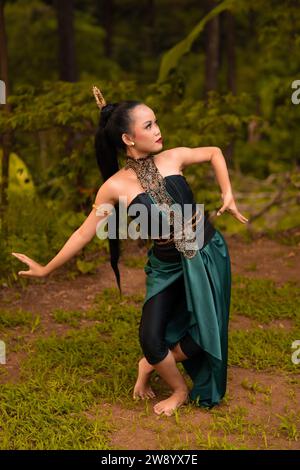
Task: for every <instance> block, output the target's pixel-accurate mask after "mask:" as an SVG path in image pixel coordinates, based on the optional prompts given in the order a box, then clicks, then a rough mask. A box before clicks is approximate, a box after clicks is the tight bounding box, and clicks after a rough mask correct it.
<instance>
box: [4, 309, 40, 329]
mask: <svg viewBox="0 0 300 470" xmlns="http://www.w3.org/2000/svg"><path fill="white" fill-rule="evenodd" d="M33 322H34V314H33V313H32V312H28V311H25V310H22V309H21V308H18V309H15V310H13V311H11V310H7V309H1V311H0V329H4V328H13V327H15V326H20V325H22V326H24V325H27V326H31V325H32V323H33Z"/></svg>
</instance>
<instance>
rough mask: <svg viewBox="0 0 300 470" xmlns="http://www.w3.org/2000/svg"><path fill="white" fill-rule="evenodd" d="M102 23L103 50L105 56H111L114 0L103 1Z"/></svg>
mask: <svg viewBox="0 0 300 470" xmlns="http://www.w3.org/2000/svg"><path fill="white" fill-rule="evenodd" d="M102 18H103V21H102V24H103V27H104V29H105V33H106V36H105V42H104V50H105V55H106V57H111V56H112V52H113V51H112V37H113V27H114V21H113V19H114V1H113V0H110V1H109V2H104V4H103V9H102Z"/></svg>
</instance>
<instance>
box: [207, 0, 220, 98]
mask: <svg viewBox="0 0 300 470" xmlns="http://www.w3.org/2000/svg"><path fill="white" fill-rule="evenodd" d="M215 6H216V2H215V1H214V0H207V1H206V5H205V10H206V11H205V13H206V14H207V13H208V12H209V11H211V10H212V9H213V8H214V7H215ZM204 31H205V54H206V56H205V82H204V97H205V98H206V96H207V93H208V91H210V90H217V88H218V71H219V43H220V18H219V15H218V16H216V17H215V18H213V19H211V20H210V21H209V22H208V23H207V24H206V26H205V28H204Z"/></svg>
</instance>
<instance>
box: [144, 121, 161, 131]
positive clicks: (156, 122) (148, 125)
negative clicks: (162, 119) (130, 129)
mask: <svg viewBox="0 0 300 470" xmlns="http://www.w3.org/2000/svg"><path fill="white" fill-rule="evenodd" d="M155 124H158V120H156V121H155ZM150 126H151V122H150V124H147V126H146V129H148V127H150Z"/></svg>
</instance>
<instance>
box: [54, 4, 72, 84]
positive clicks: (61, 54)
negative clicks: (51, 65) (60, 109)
mask: <svg viewBox="0 0 300 470" xmlns="http://www.w3.org/2000/svg"><path fill="white" fill-rule="evenodd" d="M54 6H55V8H56V12H57V24H58V38H59V50H58V61H59V78H60V80H63V81H65V82H76V81H77V68H76V54H75V36H74V6H73V0H54Z"/></svg>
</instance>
